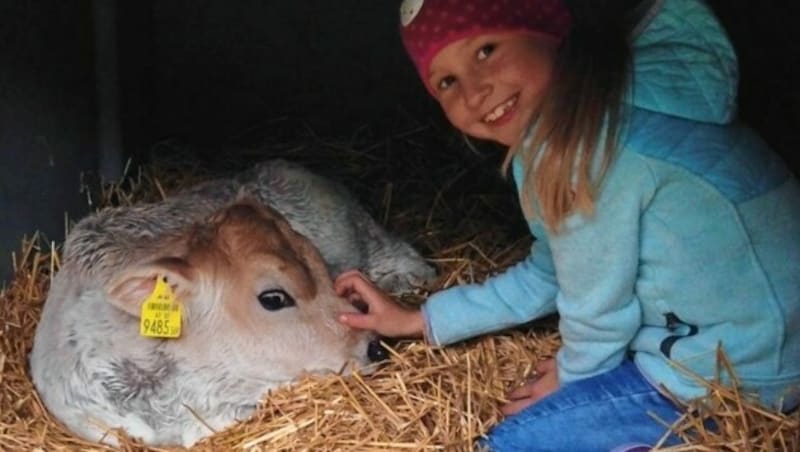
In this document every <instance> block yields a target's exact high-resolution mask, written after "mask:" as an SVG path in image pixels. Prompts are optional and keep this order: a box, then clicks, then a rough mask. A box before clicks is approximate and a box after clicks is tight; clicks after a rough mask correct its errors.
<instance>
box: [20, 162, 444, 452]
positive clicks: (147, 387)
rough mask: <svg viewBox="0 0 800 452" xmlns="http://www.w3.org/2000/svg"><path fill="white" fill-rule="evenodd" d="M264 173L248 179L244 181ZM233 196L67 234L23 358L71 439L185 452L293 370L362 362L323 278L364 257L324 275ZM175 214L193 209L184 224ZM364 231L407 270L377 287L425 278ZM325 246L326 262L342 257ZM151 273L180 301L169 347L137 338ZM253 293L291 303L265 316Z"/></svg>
mask: <svg viewBox="0 0 800 452" xmlns="http://www.w3.org/2000/svg"><path fill="white" fill-rule="evenodd" d="M280 165H285V163H280ZM289 168H291V169H292V171H296V170H297V169H296V167H293V166H289ZM270 169H271V168H270ZM299 171H304V170H299ZM263 173H264V168H256V170H255V171H254V176H255V180H257V179H258V177H257V176H259V175H263ZM248 177H249V176H248ZM245 182H246V181H245ZM226 183H227V182H224V183H223V185H224V184H226ZM243 185H244V184H242V183H241V181H236V182H234V183H233V184H231V185H230V190H229V191H227V192H225V193H227V195H226V194H225V193H222V192H220V191H214V192H213V193H216V195H219V199H216V198H213V197H211V196H208V195H207V194H206V196H203V193H204V192H203V190H204V189H203V190H198V189H195V191H191V190H190V191H189V192H187V193H189V194H188V195H186V194H182V195H178V196H177V197H176V198H174V199H173V200H172V201H170V199H168V200H167V201H165V202H164V203H157V204H152V205H145V206H140V207H137V208H127V209H117V210H114V209H110V210H107V211H102V212H100V213H98V214H97V215H95V216H92V217H89V218H87V219H85V220H84V221H82V222H81V223H79V224H78V225H77V226H76V228H75V229H74V230H73V232H72V233H71V234H70V237H68V239H67V243H66V244H65V247H66V249H65V256H66V257H65V262H64V264H63V266H62V269H61V270H60V271H59V273H58V274H57V275H56V277H55V279H54V281H53V285H52V287H51V290H50V293H49V296H48V299H47V301H46V303H45V307H44V311H43V314H42V318H41V321H40V323H39V325H38V327H37V331H36V338H35V342H34V348H33V350H32V352H31V356H30V364H31V373H32V377H33V382H34V384H35V385H36V388H37V390H38V392H39V394H40V396H41V398H42V401H43V402H44V404H45V405H46V406H47V408H48V410H49V411H50V412H51V413H52V414H53V415H54V416H55V417H56V418H58V419H59V420H60V421H62V422H63V423H64V424H65V425H66V426H67V427H68V428H69V429H70V430H72V431H73V432H75V433H76V434H78V435H80V436H81V437H84V438H88V439H91V440H103V441H105V442H109V443H112V444H113V443H114V442H115V438H114V436H113V435H109V434H108V430H109V429H110V428H120V429H123V430H125V431H126V432H127V433H128V434H129V435H131V436H133V437H138V438H141V439H142V440H143V442H144V443H145V444H148V445H174V444H180V445H184V446H189V445H191V444H193V443H194V442H196V441H197V440H199V439H201V438H203V437H205V436H207V435H209V434H211V433H213V432H212V431H211V430H209V427H211V428H212V429H214V430H219V429H222V428H225V427H227V426H229V425H231V424H232V423H233V422H235V421H237V420H240V419H243V418H246V417H247V416H248V415H250V414H251V413H252V412H253V411H254V409H255V408H256V404H257V403H258V402H259V400H260V399H261V397H262V396H263V395H264V394H265V393H266V392H267V391H268V390H269V389H271V388H275V387H277V386H279V385H281V384H284V383H286V382H289V381H291V380H292V379H295V378H297V377H298V376H300V375H302V374H303V373H305V372H339V371H341V370H343V369H344V370H345V371H347V370H348V369H349V367H348V366H349V365H353V366H363V365H365V364H367V362H368V360H367V345H368V342H369V340H370V339H371V335H370V334H369V333H364V332H357V331H355V330H351V329H349V328H347V327H345V326H343V325H342V324H340V323H339V322H337V321H336V314H337V313H338V312H343V311H352V310H354V308H353V307H352V306H351V305H350V304H349V303H347V302H346V301H345V300H343V299H341V298H340V297H338V296H336V294H335V293H334V291H333V286H332V282H331V275H330V272H329V269H330V268H331V267H334V268H336V265H341V268H342V269H344V268H350V267H352V268H358V267H359V264H361V265H369V252H363V253H362V250H360V249H356V248H357V247H352V248H353V249H352V250H350V251H348V252H349V255H350V256H351V257H346V258H344V259H342V261H341V262H340V263H339V264H335V265H332V264H331V262H330V261H327V260H325V259H324V258H323V255H324V254H321V253H320V251H319V250H318V248H319V246H318V245H317V244H315V243H314V242H313V241H312V240H310V239H309V238H307V237H306V236H304V235H301V234H299V233H298V232H297V231H296V230H295V229H298V228H293V227H292V226H293V225H290V222H287V220H286V219H285V218H284V216H283V215H282V214H281V213H279V212H278V211H277V209H273V208H272V207H268V206H266V205H265V202H264V201H265V200H266V199H265V197H264V196H258V193H257V190H255V189H253V190H249V194H247V195H242V194H241V193H242V192H245V193H248V190H242V189H241V188H242V186H243ZM253 186H254V187H256V186H258V184H257V183H254V184H253ZM254 192H256V193H254ZM198 193H199V195H198ZM236 193H239V194H238V195H237V194H236ZM261 193H262V194H263V191H262V192H261ZM228 195H229V196H228ZM305 195H306V196H307V195H308V192H306V194H305ZM193 196H196V198H192V197H193ZM226 196H228V199H225V198H226ZM242 197H243V198H244V199H243V200H237V199H239V198H242ZM312 197H313V196H312ZM230 198H233V200H231V199H230ZM348 199H349V198H348ZM193 200H194V202H193ZM201 201H202V202H201ZM197 202H201V205H200V207H199V208H198V204H197ZM326 202H327V201H326ZM348 202H353V201H348ZM203 203H205V204H203ZM176 204H181V205H184V206H186V208H187V209H188V208H192V209H196V210H201V212H200V213H195V214H193V215H187V216H190V217H191V218H189V219H186V218H182V217H181V216H180V214H181V212H175V211H173V210H172V209H174V208H175V206H176ZM269 204H270V205H271V204H272V203H269ZM312 204H313V203H312ZM354 205H356V204H354ZM165 206H166V207H165ZM334 206H335V204H334ZM317 207H318V206H317ZM356 207H357V205H356ZM310 208H312V209H313V208H315V206H311V207H310ZM302 209H303V208H298V210H301V211H302ZM338 210H341V209H338ZM362 212H363V211H362ZM183 213H184V214H186V212H185V211H184V212H183ZM323 214H324V212H323ZM162 215H166V217H164V216H162ZM339 221H341V220H339ZM348 221H349V223H348ZM360 221H362V222H363V221H365V220H363V219H362V220H360ZM370 221H371V220H370ZM345 223H347V224H349V225H351V226H350V227H354V228H356V229H357V228H358V226H353V224H354V222H353V221H351V220H347V221H345ZM367 223H368V222H367ZM347 224H337V225H334V227H340V228H342V229H346V228H347V227H348V226H347ZM368 224H370V227H372V226H373V225H374V222H373V223H368ZM317 227H318V226H313V225H312V226H306V229H309V228H311V229H313V228H317ZM109 228H110V229H109ZM372 234H373V235H375V234H377V235H381V237H382V239H385V240H386V241H387V243H399V244H401V245H403V246H400V247H399V248H398V249H401V250H403V252H402V253H398V256H399V259H400V260H401V261H402V262H405V263H404V264H402V265H401V267H400V268H399V269H398V270H397V271H396V273H392V272H391V271H389V272H386V274H385V277H386V279H385V281H388V284H387V286H389V287H392V286H394V287H393V288H395V289H396V288H397V287H398V286H402V287H401V289H402V288H407V287H408V284H409V282H410V281H424V280H425V279H426V278H430V277H431V276H432V270H431V268H430V267H429V266H427V264H425V263H424V261H423V260H422V259H421V258H419V256H418V255H417V254H415V252H413V253H408V250H411V247H409V246H408V245H407V244H405V243H404V242H401V241H393V240H394V239H390V238H389V237H388V235H386V233H385V232H383V231H382V230H381V231H379V232H378V233H374V232H372ZM322 235H326V234H322ZM335 235H336V233H333V234H332V235H330V237H331V240H335ZM317 236H318V237H319V234H318V235H317ZM352 236H353V237H357V238H361V239H363V238H364V237H365V233H364V232H363V231H355V232H354V233H352ZM92 238H94V240H92ZM338 243H340V244H341V243H343V242H341V241H340V242H338ZM330 248H331V247H329V249H330ZM333 248H334V251H329V253H333V254H332V255H334V256H347V255H348V252H340V251H336V250H335V248H336V247H335V246H334V247H333ZM383 249H384V251H385V249H386V248H385V247H384V248H383ZM90 251H91V252H90ZM412 251H413V250H412ZM93 253H97V254H93ZM337 253H338V254H337ZM390 255H391V253H384V257H381V258H380V259H379V261H380V262H384V264H385V263H386V262H387V261H386V260H385V257H386V256H390ZM352 256H356V257H355V258H354V257H352ZM359 256H364V258H363V260H362V261H359V259H361V258H360V257H359ZM415 256H416V257H415ZM381 259H383V260H381ZM348 260H349V261H348ZM409 263H410V264H409ZM403 265H405V266H403ZM409 266H410V267H409ZM408 268H412V269H413V271H408ZM362 269H364V270H365V271H369V268H368V267H367V268H364V267H363V266H362ZM381 271H383V268H381ZM157 275H164V276H166V277H167V281H168V282H169V284H170V285H171V286H172V287H173V289H174V291H175V293H176V295H177V298H178V299H179V300H180V302H181V303H182V306H183V309H184V314H183V320H184V321H183V331H182V335H181V337H180V338H179V339H153V338H146V337H142V336H140V335H139V315H140V308H141V304H142V302H143V300H144V298H145V297H146V296H147V295H148V294H149V293H150V292H151V291H152V289H153V286H154V284H155V277H156V276H157ZM265 293H267V294H275V295H276V296H281V297H282V296H284V295H285V296H286V297H288V298H286V299H287V300H292V301H293V303H287V305H286V306H285V307H282V308H278V309H265V307H264V306H263V305H262V303H260V302H259V296H261V295H263V294H265ZM198 417H199V418H200V419H202V421H201V420H200V419H198Z"/></svg>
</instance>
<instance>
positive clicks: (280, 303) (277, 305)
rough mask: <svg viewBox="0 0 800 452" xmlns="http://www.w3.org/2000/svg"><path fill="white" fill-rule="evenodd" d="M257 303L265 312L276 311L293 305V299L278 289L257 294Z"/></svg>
mask: <svg viewBox="0 0 800 452" xmlns="http://www.w3.org/2000/svg"><path fill="white" fill-rule="evenodd" d="M258 302H259V303H261V307H263V308H264V309H266V310H267V311H278V310H280V309H283V308H288V307H290V306H294V305H295V303H294V299H293V298H292V297H291V296H290V295H289V294H287V293H286V292H284V291H282V290H280V289H276V290H265V291H264V292H261V293H260V294H258Z"/></svg>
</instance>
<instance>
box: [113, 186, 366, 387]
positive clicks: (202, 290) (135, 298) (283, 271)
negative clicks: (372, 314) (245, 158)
mask: <svg viewBox="0 0 800 452" xmlns="http://www.w3.org/2000/svg"><path fill="white" fill-rule="evenodd" d="M157 275H162V276H165V277H166V279H167V282H168V283H169V284H170V286H172V288H173V291H174V292H175V294H176V296H177V299H178V300H179V302H180V303H181V304H182V307H183V311H184V315H183V327H182V330H183V331H182V334H181V337H180V338H178V339H167V341H169V342H168V344H169V346H170V347H175V348H176V349H179V350H180V353H181V354H182V355H183V357H184V358H185V359H187V360H194V361H196V362H197V363H198V364H200V365H203V364H206V365H222V366H225V368H226V369H227V370H229V371H232V372H238V373H239V374H240V375H242V376H243V377H244V376H247V377H251V378H263V379H267V380H270V381H286V380H290V379H292V378H295V377H297V376H298V375H300V374H302V373H303V372H338V371H340V370H343V369H344V370H348V368H349V364H352V365H355V366H361V365H364V364H366V363H367V344H368V342H369V340H370V339H371V335H370V334H368V333H365V332H359V331H355V330H352V329H350V328H348V327H346V326H344V325H342V324H340V323H339V322H337V321H336V315H337V313H339V312H345V311H353V310H354V308H353V307H352V306H351V305H350V304H349V303H348V302H346V301H345V300H344V299H342V298H340V297H338V296H337V295H336V294H335V292H334V290H333V286H332V282H331V278H330V276H329V274H328V272H327V270H326V267H325V264H324V262H323V260H322V257H321V256H320V254H319V252H318V251H317V249H316V248H315V247H314V246H313V245H312V244H311V242H310V241H309V240H307V239H306V238H305V237H303V236H301V235H299V234H297V233H296V232H294V231H293V230H292V229H291V228H290V227H289V225H288V223H287V222H286V221H285V220H284V219H283V218H282V217H281V215H280V214H278V213H277V212H275V211H274V210H272V209H270V208H266V207H263V206H261V205H259V204H256V203H254V202H249V201H240V202H237V203H235V204H233V205H231V206H229V207H227V208H225V209H223V210H221V211H220V212H218V213H217V214H215V215H214V216H213V217H212V218H210V219H209V220H208V221H206V222H204V223H202V224H198V225H196V226H195V227H193V229H192V230H191V231H190V232H189V233H188V234H187V235H186V236H185V237H180V238H176V239H175V240H174V241H172V242H171V243H168V244H165V247H164V253H163V256H162V257H160V258H158V259H155V260H153V261H151V262H150V263H148V264H145V265H142V266H140V267H137V268H135V269H132V270H130V271H128V272H125V273H124V274H123V275H121V276H120V277H119V278H118V279H117V280H115V281H114V282H113V283H112V284H111V286H110V288H109V290H108V294H109V300H110V302H111V303H113V304H114V305H116V306H117V307H118V308H120V309H122V310H124V311H126V312H128V313H129V314H131V315H134V316H137V317H138V316H139V315H140V310H141V306H142V303H143V301H144V299H145V298H146V297H147V295H149V294H150V293H151V292H152V290H153V287H154V284H155V278H156V277H157Z"/></svg>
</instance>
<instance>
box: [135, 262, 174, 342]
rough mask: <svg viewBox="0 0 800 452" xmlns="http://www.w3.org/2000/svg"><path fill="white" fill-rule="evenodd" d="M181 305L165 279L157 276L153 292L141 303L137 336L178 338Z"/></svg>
mask: <svg viewBox="0 0 800 452" xmlns="http://www.w3.org/2000/svg"><path fill="white" fill-rule="evenodd" d="M181 315H182V311H181V304H180V303H179V302H178V300H177V299H176V298H175V293H174V292H172V287H170V285H169V284H167V278H165V277H164V276H159V277H158V278H156V285H155V287H154V288H153V292H152V293H151V294H150V295H148V296H147V299H146V300H144V303H142V316H141V321H140V322H139V334H141V335H142V336H146V337H164V338H172V339H174V338H178V337H180V335H181Z"/></svg>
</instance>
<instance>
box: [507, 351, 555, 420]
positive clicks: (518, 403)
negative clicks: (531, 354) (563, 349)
mask: <svg viewBox="0 0 800 452" xmlns="http://www.w3.org/2000/svg"><path fill="white" fill-rule="evenodd" d="M558 386H559V383H558V370H557V369H556V360H555V359H553V358H551V359H548V360H546V361H542V362H541V363H539V364H538V365H537V366H536V376H535V377H534V378H532V379H529V380H528V381H526V382H525V384H523V385H522V386H520V387H518V388H516V389H514V390H513V391H511V392H509V393H508V400H510V402H508V403H507V404H505V405H503V406H502V407H500V411H501V412H502V413H503V414H504V415H505V416H511V415H512V414H516V413H518V412H520V411H522V410H523V409H524V408H526V407H528V406H529V405H532V404H534V403H536V402H538V401H539V400H541V399H542V398H544V397H545V396H547V395H549V394H550V393H552V392H554V391H555V390H556V389H558Z"/></svg>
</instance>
